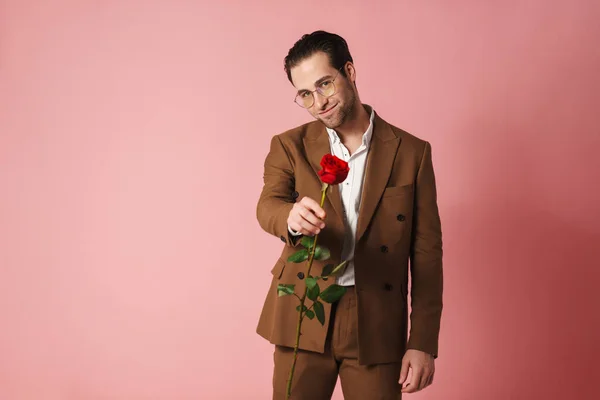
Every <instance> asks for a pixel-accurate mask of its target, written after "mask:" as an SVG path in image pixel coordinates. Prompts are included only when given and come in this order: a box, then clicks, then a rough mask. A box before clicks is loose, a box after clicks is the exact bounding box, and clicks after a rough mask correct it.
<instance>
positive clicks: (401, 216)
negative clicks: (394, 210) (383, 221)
mask: <svg viewBox="0 0 600 400" xmlns="http://www.w3.org/2000/svg"><path fill="white" fill-rule="evenodd" d="M396 219H397V220H398V221H404V220H405V219H406V217H405V216H404V215H402V214H398V215H397V216H396Z"/></svg>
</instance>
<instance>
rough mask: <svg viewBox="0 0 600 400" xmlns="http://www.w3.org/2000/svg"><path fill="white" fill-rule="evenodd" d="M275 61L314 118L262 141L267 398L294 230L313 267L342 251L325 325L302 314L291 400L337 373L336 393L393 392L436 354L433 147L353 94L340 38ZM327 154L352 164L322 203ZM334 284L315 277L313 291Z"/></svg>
mask: <svg viewBox="0 0 600 400" xmlns="http://www.w3.org/2000/svg"><path fill="white" fill-rule="evenodd" d="M285 70H286V72H287V76H288V79H289V80H290V82H291V83H292V84H293V86H294V87H295V89H296V90H297V93H296V98H295V101H296V103H298V104H299V105H300V106H302V107H303V108H305V109H306V110H307V111H308V112H309V113H310V114H311V115H312V116H313V117H314V118H315V119H316V121H313V122H310V123H307V124H304V125H302V126H299V127H296V128H294V129H291V130H289V131H287V132H284V133H281V134H279V135H275V136H274V137H273V138H272V140H271V145H270V151H269V153H268V155H267V157H266V160H265V164H264V168H265V169H264V187H263V189H262V193H261V195H260V199H259V201H258V205H257V219H258V221H259V224H260V226H261V227H262V229H264V230H265V231H266V232H268V233H270V234H272V235H275V236H277V237H279V238H280V239H281V240H282V241H283V242H284V243H285V246H284V248H283V251H282V253H281V256H280V258H279V259H278V260H277V262H276V263H275V265H274V267H273V269H272V271H271V272H272V274H273V278H272V282H271V287H270V288H269V292H268V294H267V297H266V300H265V304H264V307H263V310H262V313H261V316H260V320H259V323H258V327H257V332H258V334H260V335H261V336H262V337H264V338H266V339H267V340H269V341H270V342H271V343H273V344H274V345H275V352H274V374H273V399H274V400H275V399H276V400H279V399H284V398H285V388H286V380H287V378H288V376H289V371H290V367H291V365H292V359H293V358H292V357H293V346H294V343H295V335H296V325H297V318H298V312H297V311H296V306H297V305H298V304H299V301H298V299H297V298H296V297H295V296H282V297H278V295H277V284H278V283H286V284H291V283H294V284H296V292H297V293H299V294H300V295H301V294H302V293H304V287H305V286H304V285H305V283H304V282H305V276H304V273H305V272H306V271H305V269H306V263H291V262H287V258H288V256H289V255H291V254H293V253H294V252H296V251H297V250H299V249H300V247H299V242H300V240H299V238H300V237H301V236H302V235H311V236H312V235H315V234H317V233H319V244H322V245H324V246H326V247H327V248H329V249H330V251H331V258H330V259H329V260H326V261H317V260H315V261H314V262H313V270H312V272H313V273H312V274H311V275H319V274H320V272H321V270H322V268H323V267H324V265H325V264H329V263H334V265H337V264H339V263H340V262H341V261H343V260H349V262H348V263H347V264H346V268H345V270H344V271H343V273H342V274H341V275H338V276H337V277H336V279H335V283H337V284H339V285H343V286H346V287H347V290H346V294H345V295H344V296H342V298H341V299H340V300H339V301H338V302H336V303H334V304H332V305H329V304H327V303H325V314H326V323H325V325H324V326H321V325H320V324H319V323H318V322H317V321H316V320H312V321H311V320H305V321H304V322H303V325H302V335H301V337H300V349H301V350H300V351H299V353H298V361H297V364H296V369H295V373H294V379H293V382H292V396H291V398H292V399H310V400H321V399H330V398H331V395H332V393H333V390H334V388H335V384H336V381H337V377H338V375H339V376H340V380H341V386H342V390H343V392H344V398H345V399H346V400H348V399H350V400H353V399H356V400H368V399H399V398H401V395H402V393H412V392H416V391H418V390H421V389H423V388H425V387H426V386H428V385H430V384H431V383H432V382H433V374H434V368H435V367H434V359H435V358H437V353H438V337H439V329H440V320H441V313H442V286H443V277H442V234H441V223H440V218H439V213H438V207H437V199H436V197H437V195H436V186H435V177H434V171H433V165H432V156H431V146H430V144H429V143H428V142H427V141H424V140H421V139H419V138H417V137H415V136H413V135H411V134H409V133H407V132H405V131H403V130H401V129H399V128H396V127H395V126H392V125H390V124H388V123H387V122H386V121H384V120H383V119H382V118H381V117H380V116H379V115H378V114H377V113H376V112H375V111H374V110H373V108H372V107H371V106H369V105H367V104H362V103H361V101H360V98H359V95H358V90H357V86H356V78H357V72H356V69H355V67H354V64H353V60H352V57H351V55H350V52H349V50H348V46H347V43H346V41H345V40H344V39H343V38H342V37H340V36H338V35H335V34H331V33H328V32H324V31H317V32H313V33H312V34H309V35H304V36H303V37H302V38H301V39H300V40H299V41H298V42H296V43H295V45H294V46H293V47H292V48H291V49H290V51H289V53H288V55H287V57H286V58H285ZM326 153H332V154H334V155H336V156H337V157H339V158H341V159H343V160H345V161H347V162H348V164H349V167H350V172H349V175H348V177H347V178H346V180H345V181H344V182H342V183H341V184H340V185H335V186H332V187H330V188H329V190H328V192H327V198H326V201H325V203H324V205H323V208H321V207H320V206H319V203H318V201H320V199H321V196H320V190H321V182H320V180H319V176H318V175H317V172H318V171H319V170H320V169H321V167H320V165H319V162H320V160H321V158H322V157H323V155H324V154H326ZM409 259H410V271H411V299H412V302H411V307H412V312H411V314H410V321H411V329H410V338H409V340H408V341H407V340H406V339H407V336H408V306H407V290H408V269H409V267H408V265H409ZM333 281H334V280H333V279H329V280H328V282H323V281H320V282H321V283H320V284H321V285H322V287H321V290H323V289H324V286H323V284H325V285H330V284H332V283H333ZM409 370H410V371H411V374H410V377H408V372H409ZM407 378H408V379H407Z"/></svg>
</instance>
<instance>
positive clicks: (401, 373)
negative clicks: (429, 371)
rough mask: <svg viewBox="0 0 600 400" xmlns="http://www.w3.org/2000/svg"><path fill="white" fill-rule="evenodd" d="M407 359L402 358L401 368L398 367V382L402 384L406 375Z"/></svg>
mask: <svg viewBox="0 0 600 400" xmlns="http://www.w3.org/2000/svg"><path fill="white" fill-rule="evenodd" d="M408 365H409V362H408V359H406V358H405V359H404V360H402V368H401V369H400V384H401V385H402V384H404V381H405V380H406V378H407V377H408Z"/></svg>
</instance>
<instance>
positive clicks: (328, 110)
mask: <svg viewBox="0 0 600 400" xmlns="http://www.w3.org/2000/svg"><path fill="white" fill-rule="evenodd" d="M335 107H337V104H336V105H334V106H333V107H331V108H329V109H327V110H325V111H323V112H320V113H319V115H325V114H329V112H330V111H331V110H333V109H334V108H335Z"/></svg>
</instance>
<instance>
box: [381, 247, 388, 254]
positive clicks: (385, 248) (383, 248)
mask: <svg viewBox="0 0 600 400" xmlns="http://www.w3.org/2000/svg"><path fill="white" fill-rule="evenodd" d="M381 252H382V253H387V252H388V247H387V246H385V245H383V246H381Z"/></svg>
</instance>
